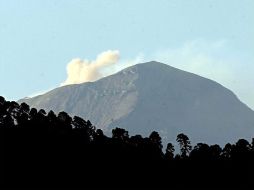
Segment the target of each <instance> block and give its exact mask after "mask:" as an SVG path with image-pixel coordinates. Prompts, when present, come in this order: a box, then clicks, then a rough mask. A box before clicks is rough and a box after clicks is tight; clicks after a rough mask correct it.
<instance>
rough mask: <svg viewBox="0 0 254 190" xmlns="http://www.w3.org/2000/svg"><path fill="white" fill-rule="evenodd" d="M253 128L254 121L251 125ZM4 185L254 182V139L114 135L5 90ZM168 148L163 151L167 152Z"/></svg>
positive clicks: (0, 134)
mask: <svg viewBox="0 0 254 190" xmlns="http://www.w3.org/2000/svg"><path fill="white" fill-rule="evenodd" d="M253 127H254V126H253ZM0 140H1V141H0V145H1V152H0V157H1V167H0V170H1V174H3V177H1V180H0V181H1V184H0V185H1V186H5V187H103V188H107V187H115V188H123V187H131V188H133V187H139V188H140V187H141V188H142V187H154V188H157V187H166V188H169V189H170V188H174V187H177V188H181V187H201V188H206V187H237V186H238V187H244V186H246V187H252V186H254V185H253V184H254V142H253V141H252V143H249V142H248V141H247V140H244V139H240V140H238V141H237V142H236V143H235V144H227V145H225V147H224V148H221V147H220V146H219V145H207V144H205V143H198V144H197V145H195V146H193V147H192V146H191V143H190V140H189V138H188V137H187V136H186V135H184V134H179V135H178V136H177V137H176V140H177V142H178V143H179V145H180V148H181V150H180V153H179V154H174V151H175V150H174V149H175V148H174V146H173V145H172V144H171V143H169V144H168V145H167V147H166V150H165V151H163V149H162V143H161V137H160V136H159V134H158V133H157V132H152V133H151V135H150V136H149V137H146V138H144V137H142V136H141V135H135V136H131V137H130V136H129V135H128V132H127V131H126V130H124V129H121V128H115V129H113V130H112V137H107V136H105V135H104V134H103V131H102V130H100V129H96V128H95V127H94V126H93V125H92V124H91V122H90V121H85V120H83V119H82V118H80V117H77V116H75V117H73V118H71V117H70V116H69V115H68V114H67V113H65V112H60V113H59V114H58V115H55V113H54V112H52V111H50V112H49V113H46V112H45V111H44V110H36V109H34V108H32V109H30V108H29V106H28V105H27V104H25V103H22V104H20V105H19V104H18V103H16V102H9V101H6V100H5V99H4V98H3V97H0ZM164 152H165V153H164Z"/></svg>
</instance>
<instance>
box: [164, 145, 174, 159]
mask: <svg viewBox="0 0 254 190" xmlns="http://www.w3.org/2000/svg"><path fill="white" fill-rule="evenodd" d="M174 152H175V148H174V146H173V144H172V143H168V144H167V148H166V153H165V158H166V159H167V160H173V158H174Z"/></svg>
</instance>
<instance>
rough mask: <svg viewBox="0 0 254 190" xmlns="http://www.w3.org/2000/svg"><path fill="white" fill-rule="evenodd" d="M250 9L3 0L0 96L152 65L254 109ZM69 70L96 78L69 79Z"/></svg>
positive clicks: (162, 0) (184, 1)
mask: <svg viewBox="0 0 254 190" xmlns="http://www.w3.org/2000/svg"><path fill="white" fill-rule="evenodd" d="M253 10H254V1H253V0H149V1H148V0H128V1H127V0H126V1H122V0H103V1H102V0H97V1H96V0H89V1H88V0H57V1H56V0H11V1H9V0H0V95H4V96H5V97H6V98H8V99H14V100H17V99H19V98H22V97H25V96H29V95H34V94H36V93H40V92H43V91H45V90H48V89H51V88H55V87H58V86H60V85H64V84H69V83H71V82H73V81H76V80H81V79H82V81H85V80H90V78H92V79H93V80H96V79H97V78H99V77H101V76H105V75H107V74H111V73H112V72H115V71H117V70H119V69H121V68H124V67H126V66H127V65H131V64H135V63H137V62H145V61H150V60H157V61H162V62H164V63H167V64H169V65H172V66H174V67H178V68H180V69H184V70H187V71H191V72H194V73H197V74H200V75H202V76H205V77H207V78H211V79H213V80H216V81H217V82H219V83H221V84H223V85H224V86H226V87H228V88H230V89H231V90H233V91H234V92H235V93H236V94H237V95H238V97H239V98H240V99H241V100H242V101H243V102H245V103H246V104H248V105H249V106H250V107H252V108H254V75H253V73H254V26H253V25H254V24H253V23H254V11H253ZM98 55H99V56H98ZM77 58H78V59H77ZM104 58H105V59H107V61H105V60H104ZM68 63H70V64H69V66H68V68H69V69H70V68H73V69H74V70H72V72H73V71H75V72H76V73H77V72H79V74H80V75H82V72H81V73H80V70H79V71H77V70H78V69H80V68H81V67H82V69H83V70H84V72H83V73H86V74H87V75H93V76H92V77H90V78H89V77H87V76H85V77H84V76H79V77H78V78H75V80H72V79H71V78H70V76H68V77H67V73H66V67H67V64H68ZM75 64H76V65H75ZM103 64H104V65H108V68H107V67H103V68H102V70H100V71H97V70H95V69H96V68H98V67H101V65H103ZM91 65H96V67H94V66H91ZM91 67H92V68H91ZM89 69H90V70H89ZM83 70H82V71H83ZM72 72H70V71H68V73H69V75H73V73H72ZM75 72H74V75H75V76H76V74H75ZM90 72H94V73H90ZM87 78H89V79H87Z"/></svg>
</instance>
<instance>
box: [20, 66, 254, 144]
mask: <svg viewBox="0 0 254 190" xmlns="http://www.w3.org/2000/svg"><path fill="white" fill-rule="evenodd" d="M19 102H20V103H21V102H26V103H27V104H29V105H30V106H31V107H36V108H38V109H40V108H43V109H45V110H46V111H49V110H54V111H55V112H61V111H66V112H68V113H69V114H70V115H71V116H74V115H79V116H81V117H83V118H89V119H90V120H91V122H92V123H94V125H95V126H96V127H97V128H101V129H103V130H104V131H105V133H106V134H110V131H111V129H113V128H114V127H117V126H121V127H123V128H125V129H127V130H128V131H129V132H130V134H142V135H149V134H150V133H151V131H153V130H156V131H158V132H160V134H161V135H162V138H163V142H166V141H171V140H173V139H174V138H175V136H176V135H177V134H179V133H182V132H183V133H186V134H189V135H190V136H191V137H192V140H193V142H199V141H203V142H207V143H219V144H221V145H224V144H225V143H226V142H234V141H235V140H236V139H238V138H247V139H250V138H251V136H253V134H254V127H253V126H254V112H253V111H252V110H251V109H250V108H248V107H247V106H246V105H245V104H243V103H242V102H241V101H240V100H239V99H238V98H237V97H236V96H235V94H233V93H232V92H231V91H230V90H228V89H226V88H225V87H223V86H222V85H220V84H218V83H216V82H214V81H212V80H209V79H206V78H203V77H200V76H198V75H195V74H192V73H188V72H185V71H181V70H179V69H176V68H173V67H170V66H168V65H165V64H162V63H159V62H148V63H143V64H138V65H135V66H132V67H129V68H127V69H124V70H122V71H120V72H118V73H116V74H114V75H111V76H108V77H105V78H102V79H100V80H98V81H95V82H88V83H83V84H78V85H69V86H63V87H60V88H57V89H54V90H52V91H50V92H48V93H46V94H44V95H41V96H37V97H34V98H30V99H22V100H20V101H19Z"/></svg>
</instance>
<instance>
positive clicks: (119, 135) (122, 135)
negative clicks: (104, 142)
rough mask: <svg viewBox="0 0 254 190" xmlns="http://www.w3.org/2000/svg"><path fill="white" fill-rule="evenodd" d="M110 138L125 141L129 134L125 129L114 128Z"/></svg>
mask: <svg viewBox="0 0 254 190" xmlns="http://www.w3.org/2000/svg"><path fill="white" fill-rule="evenodd" d="M112 138H113V139H119V140H122V141H125V140H127V139H128V138H129V133H128V131H126V130H125V129H121V128H118V127H116V128H115V129H113V130H112Z"/></svg>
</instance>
